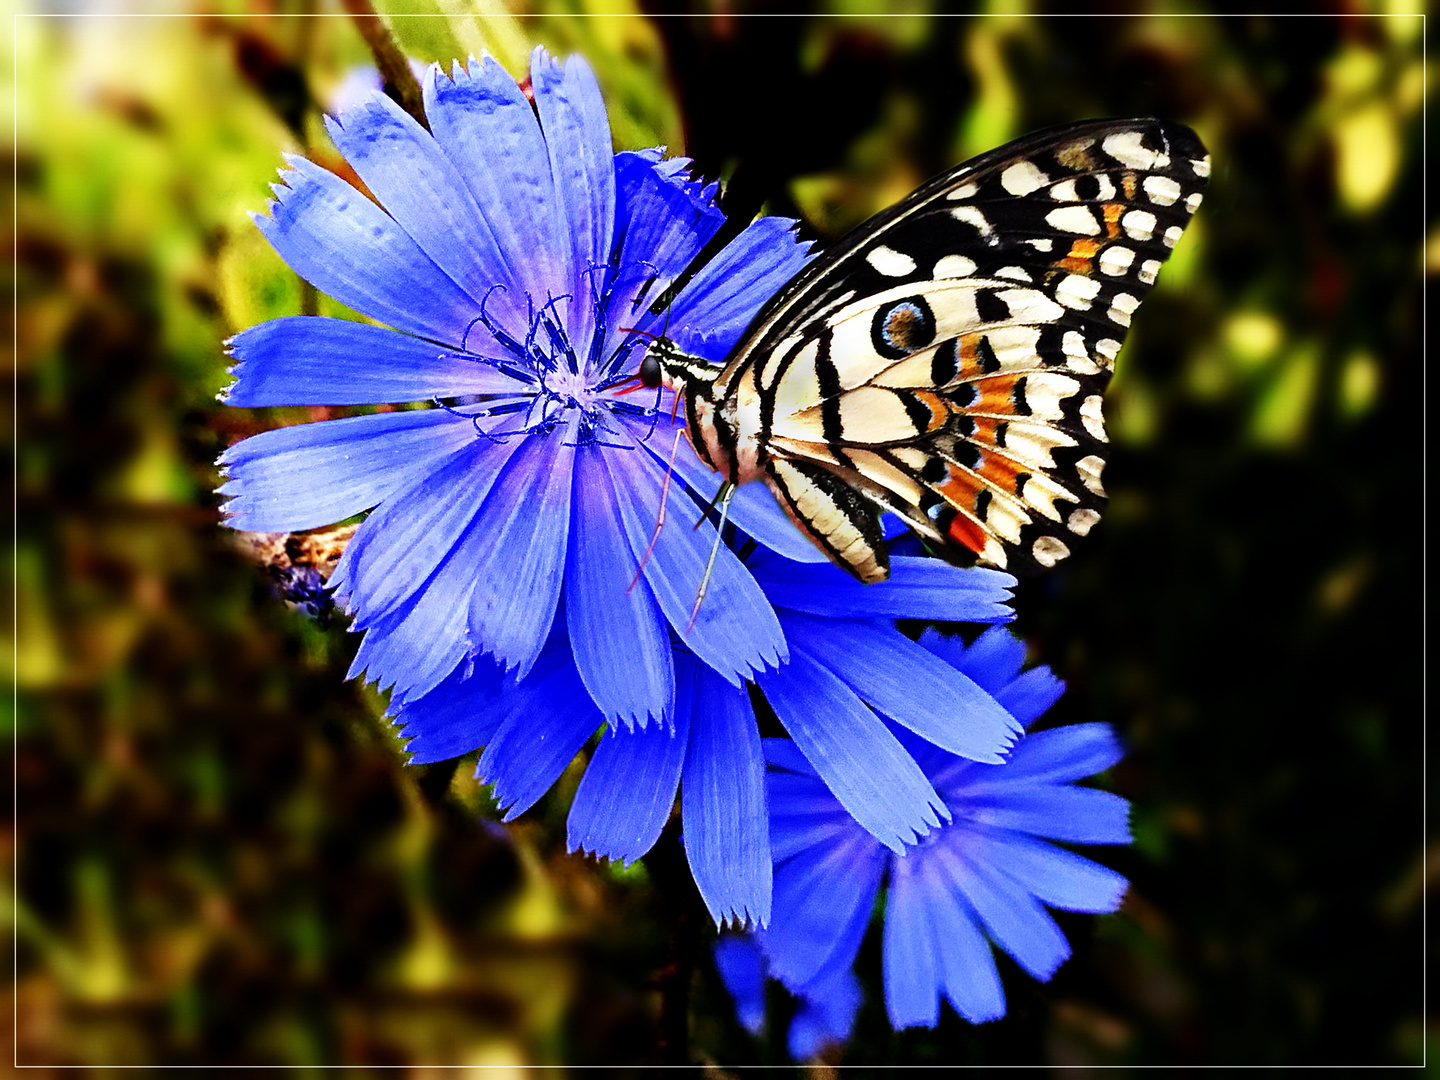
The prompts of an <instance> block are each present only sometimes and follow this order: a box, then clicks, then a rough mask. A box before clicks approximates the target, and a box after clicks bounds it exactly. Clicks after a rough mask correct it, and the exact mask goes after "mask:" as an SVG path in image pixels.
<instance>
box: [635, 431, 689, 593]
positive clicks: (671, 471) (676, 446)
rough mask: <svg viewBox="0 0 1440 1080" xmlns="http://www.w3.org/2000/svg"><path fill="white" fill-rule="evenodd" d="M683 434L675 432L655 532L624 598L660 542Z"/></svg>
mask: <svg viewBox="0 0 1440 1080" xmlns="http://www.w3.org/2000/svg"><path fill="white" fill-rule="evenodd" d="M685 433H686V432H685V429H684V428H681V429H680V430H679V431H677V432H675V441H674V443H672V444H671V446H670V461H669V464H667V465H666V466H665V482H664V483H663V484H661V485H660V512H659V513H658V514H656V515H655V531H654V532H652V533H651V534H650V542H649V543H648V544H646V545H645V551H644V553H643V554H642V555H641V556H640V565H639V566H637V567H635V576H634V577H632V578H631V579H630V584H629V585H627V586H625V595H626V596H629V595H630V593H631V591H632V590H633V589H634V588H635V586H636V585H638V584H639V583H640V575H641V574H642V573H643V572H644V571H645V564H646V563H648V562H649V561H650V556H651V555H653V554H654V553H655V545H656V544H657V543H658V542H659V540H660V530H661V529H663V528H664V527H665V504H666V503H667V502H668V501H669V499H670V477H671V476H673V475H674V473H675V454H676V452H677V451H678V450H679V449H680V436H682V435H684V434H685Z"/></svg>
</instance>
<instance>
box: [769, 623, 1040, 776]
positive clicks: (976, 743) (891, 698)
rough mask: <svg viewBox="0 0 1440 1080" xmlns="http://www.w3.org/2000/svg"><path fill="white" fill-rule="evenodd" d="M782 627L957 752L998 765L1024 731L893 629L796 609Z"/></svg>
mask: <svg viewBox="0 0 1440 1080" xmlns="http://www.w3.org/2000/svg"><path fill="white" fill-rule="evenodd" d="M781 625H782V626H783V627H784V629H785V638H786V640H787V641H790V642H791V643H792V645H799V646H801V647H803V648H804V649H805V650H806V652H808V653H809V654H810V655H811V656H813V657H815V658H816V659H817V660H819V661H820V662H821V663H822V664H824V665H825V666H826V667H828V668H829V669H830V670H831V671H832V672H834V673H835V674H836V675H838V676H839V677H840V678H841V679H842V680H843V681H844V682H845V684H846V685H847V686H849V687H850V689H852V690H854V691H855V693H856V694H858V695H859V696H860V698H861V699H862V700H863V701H865V702H866V703H868V704H869V705H870V706H871V707H872V708H874V709H876V710H877V711H879V712H882V713H884V714H885V715H886V716H888V717H890V719H892V720H894V721H896V722H897V723H900V724H903V725H904V726H905V727H908V728H909V729H910V730H911V731H913V732H915V733H916V734H917V735H920V736H921V737H923V738H925V739H928V740H929V741H930V742H932V743H934V744H935V745H936V746H938V747H940V748H941V749H944V750H948V751H949V752H950V753H952V754H959V755H960V756H961V757H966V758H972V759H974V760H976V761H988V762H992V763H996V764H998V763H999V762H1001V761H1002V760H1004V758H1003V753H1004V751H1006V750H1007V749H1009V747H1010V744H1011V742H1013V741H1014V738H1015V736H1016V735H1017V734H1019V733H1020V725H1019V724H1018V723H1016V722H1015V719H1014V718H1013V717H1012V716H1011V715H1010V714H1009V713H1008V712H1006V711H1005V710H1004V709H1003V708H1001V707H1000V705H999V704H998V703H997V702H996V700H995V699H994V698H993V697H991V696H990V695H989V694H987V693H986V692H985V691H984V690H981V689H980V688H979V687H978V686H976V685H975V684H974V683H973V682H971V681H970V680H969V679H968V678H966V677H965V676H964V675H962V674H960V672H958V671H956V670H955V669H954V668H953V667H951V666H950V665H949V664H946V663H945V662H944V661H942V660H940V659H939V658H938V657H936V656H934V655H932V654H931V653H929V652H927V651H925V650H924V649H923V648H921V647H920V646H919V645H917V644H916V643H915V642H913V641H911V640H910V639H909V638H907V637H906V636H905V635H904V634H902V633H900V631H898V630H896V629H895V628H894V627H893V626H890V625H886V624H880V623H862V622H854V621H849V620H841V619H816V618H811V617H809V616H805V615H795V614H790V613H787V614H786V615H785V616H784V618H783V619H782V620H781Z"/></svg>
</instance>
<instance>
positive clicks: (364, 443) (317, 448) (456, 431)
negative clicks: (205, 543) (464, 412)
mask: <svg viewBox="0 0 1440 1080" xmlns="http://www.w3.org/2000/svg"><path fill="white" fill-rule="evenodd" d="M474 437H475V431H474V429H473V428H472V427H471V426H470V425H469V424H468V423H466V422H465V421H463V420H459V419H457V418H456V417H454V416H452V415H451V414H449V413H447V412H445V411H443V410H441V409H426V410H424V411H418V412H395V413H379V414H377V415H374V416H352V417H347V418H345V419H343V420H326V421H322V422H320V423H315V424H296V425H294V426H292V427H283V428H276V429H275V430H273V431H266V432H262V433H261V434H259V435H252V436H251V437H250V438H248V439H245V440H243V441H241V442H238V443H236V444H235V445H234V446H232V447H230V448H229V449H228V450H226V451H225V453H223V454H221V455H220V460H219V465H220V466H221V468H222V469H224V470H225V473H226V475H227V476H228V477H229V480H228V481H227V482H226V483H225V484H224V485H223V486H222V487H221V488H220V494H222V495H231V496H234V497H233V498H232V499H231V500H230V501H229V502H227V503H226V504H225V505H224V506H222V507H221V510H222V511H223V512H224V513H225V515H226V516H227V518H228V520H227V521H226V522H225V523H226V524H227V525H229V526H230V527H231V528H232V529H245V530H248V531H251V532H291V531H294V530H296V529H314V528H318V527H320V526H322V525H331V524H333V523H334V522H337V521H343V520H344V519H345V518H347V517H350V516H352V515H354V514H358V513H360V512H361V511H362V510H368V509H370V508H371V507H372V506H376V505H378V504H379V503H380V502H382V501H383V500H384V499H385V498H387V497H388V496H389V495H390V494H392V493H393V492H396V491H403V490H404V489H405V488H407V487H410V486H411V485H413V484H415V483H417V482H418V481H419V480H420V478H421V477H423V476H425V475H426V474H427V473H429V472H430V471H431V470H433V469H435V468H436V467H438V466H439V464H440V463H441V462H442V461H443V460H444V459H445V458H446V457H447V456H448V455H449V454H451V453H453V452H454V451H456V450H457V449H459V448H460V447H461V446H464V445H465V444H466V443H468V442H469V441H470V440H471V439H473V438H474Z"/></svg>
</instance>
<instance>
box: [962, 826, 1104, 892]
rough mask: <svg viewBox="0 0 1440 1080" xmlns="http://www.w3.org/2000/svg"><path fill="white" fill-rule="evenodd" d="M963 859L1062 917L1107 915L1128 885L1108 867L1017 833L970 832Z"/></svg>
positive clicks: (973, 828)
mask: <svg viewBox="0 0 1440 1080" xmlns="http://www.w3.org/2000/svg"><path fill="white" fill-rule="evenodd" d="M963 844H964V848H965V851H966V853H967V854H969V855H970V856H972V857H973V858H974V859H976V860H977V861H979V862H984V863H985V864H986V865H988V866H992V867H994V868H995V869H997V870H999V871H1000V872H1001V873H1003V874H1005V875H1006V876H1007V877H1009V878H1011V879H1013V880H1014V881H1015V883H1016V884H1018V885H1019V886H1020V887H1021V888H1023V889H1025V890H1026V891H1028V892H1029V893H1031V894H1032V895H1033V896H1034V897H1035V898H1036V899H1037V900H1040V901H1041V902H1042V903H1046V904H1049V905H1050V906H1051V907H1054V908H1060V909H1061V910H1064V911H1088V912H1097V913H1098V912H1109V911H1114V910H1115V909H1116V908H1118V907H1119V906H1120V901H1121V899H1123V898H1124V896H1125V890H1126V889H1128V888H1129V887H1130V883H1129V882H1128V881H1126V880H1125V878H1124V877H1123V876H1122V875H1120V874H1117V873H1116V872H1115V871H1114V870H1111V869H1110V868H1109V867H1105V866H1101V865H1100V864H1099V863H1096V862H1091V861H1090V860H1089V859H1087V858H1084V857H1083V856H1080V855H1076V854H1075V853H1074V852H1073V851H1066V850H1065V849H1064V848H1058V847H1056V846H1055V845H1054V844H1047V843H1046V842H1045V841H1043V840H1036V839H1033V838H1031V837H1028V836H1022V835H1021V834H1019V833H1012V832H1003V831H1000V830H997V829H987V828H981V827H977V826H973V825H972V826H970V827H968V828H967V829H966V830H965V838H964V840H963Z"/></svg>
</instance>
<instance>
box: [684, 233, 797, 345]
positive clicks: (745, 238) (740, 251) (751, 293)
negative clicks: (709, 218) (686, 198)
mask: <svg viewBox="0 0 1440 1080" xmlns="http://www.w3.org/2000/svg"><path fill="white" fill-rule="evenodd" d="M794 227H795V222H793V221H791V220H790V219H789V218H782V217H762V218H757V219H756V220H755V221H752V222H751V223H750V224H749V225H748V226H747V227H746V228H745V231H744V232H742V233H741V234H740V235H739V236H737V237H736V238H735V239H734V240H731V241H730V243H729V244H727V245H725V249H724V250H723V251H721V252H720V253H719V254H718V255H716V256H715V257H714V258H713V259H711V260H710V261H709V262H708V263H706V264H705V265H704V266H703V267H702V268H701V269H700V272H699V273H697V274H696V275H695V276H694V277H693V278H692V279H691V280H690V284H688V285H687V286H686V287H685V288H684V290H682V291H681V293H680V295H679V296H678V297H676V299H675V303H674V305H673V307H674V310H673V313H672V321H671V326H670V337H671V339H672V340H674V341H675V343H676V344H677V345H679V346H680V347H681V348H682V349H685V350H686V351H687V352H693V353H696V354H698V355H700V356H705V357H709V358H710V359H712V360H722V359H724V358H725V357H726V356H728V355H729V354H730V351H731V350H732V349H733V348H734V347H735V344H736V343H737V342H738V341H739V340H740V335H741V334H742V333H744V332H745V329H746V328H747V327H748V326H749V325H750V323H751V322H752V321H753V320H754V318H755V315H756V313H757V312H758V311H759V310H760V307H761V306H762V305H763V304H764V303H765V301H767V300H769V299H770V297H771V296H773V295H774V294H775V293H777V292H779V291H780V289H781V287H782V286H784V285H785V284H786V283H787V282H788V281H789V280H790V279H791V278H793V277H794V276H795V275H796V274H798V273H799V272H800V268H801V267H803V266H804V265H805V263H806V261H807V259H808V257H809V256H808V255H807V252H808V251H809V250H810V245H809V243H808V242H806V241H802V240H800V239H799V238H798V237H797V236H796V235H795V228H794Z"/></svg>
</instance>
